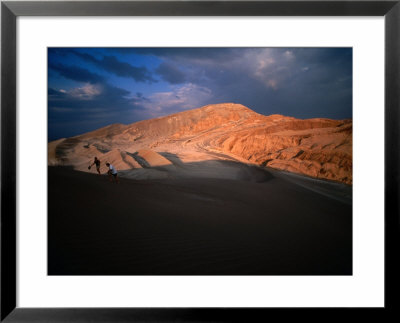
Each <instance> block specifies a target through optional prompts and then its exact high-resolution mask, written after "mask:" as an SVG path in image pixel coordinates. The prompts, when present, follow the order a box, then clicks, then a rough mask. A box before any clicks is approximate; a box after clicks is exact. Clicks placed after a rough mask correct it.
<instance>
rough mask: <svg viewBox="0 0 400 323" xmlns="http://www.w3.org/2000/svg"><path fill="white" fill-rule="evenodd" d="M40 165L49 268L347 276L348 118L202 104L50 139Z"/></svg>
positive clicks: (349, 221)
mask: <svg viewBox="0 0 400 323" xmlns="http://www.w3.org/2000/svg"><path fill="white" fill-rule="evenodd" d="M95 156H96V157H97V158H99V159H100V161H101V175H98V174H97V172H96V170H95V169H94V168H92V169H90V170H89V169H88V166H89V165H90V164H91V163H92V162H93V158H94V157H95ZM106 162H109V163H111V164H112V165H114V167H115V168H116V169H117V170H118V174H119V175H118V176H119V177H120V182H119V184H115V183H114V182H109V181H108V177H107V176H106V172H107V168H106V166H105V163H106ZM48 164H49V167H48V194H49V195H48V201H49V203H48V214H49V216H48V241H49V244H48V274H49V275H351V274H352V185H351V184H352V121H351V120H329V119H308V120H300V119H295V118H292V117H285V116H282V115H270V116H264V115H261V114H258V113H256V112H254V111H252V110H251V109H249V108H247V107H245V106H243V105H240V104H233V103H226V104H216V105H208V106H204V107H202V108H198V109H194V110H188V111H184V112H180V113H177V114H173V115H168V116H165V117H160V118H157V119H151V120H145V121H140V122H136V123H133V124H130V125H123V124H113V125H110V126H108V127H104V128H101V129H98V130H95V131H92V132H89V133H85V134H82V135H78V136H75V137H71V138H65V139H59V140H57V141H53V142H49V144H48Z"/></svg>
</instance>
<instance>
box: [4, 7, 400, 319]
mask: <svg viewBox="0 0 400 323" xmlns="http://www.w3.org/2000/svg"><path fill="white" fill-rule="evenodd" d="M18 16H384V18H385V156H384V157H385V306H384V308H375V309H370V308H369V309H343V308H341V309H311V308H308V309H296V308H283V309H282V308H281V309H278V308H275V309H273V308H118V309H116V308H113V309H111V308H96V309H95V308H80V309H78V308H62V309H61V308H60V309H58V308H52V309H50V308H17V307H16V299H17V292H16V269H17V268H16V202H17V201H16V189H17V187H16V162H17V157H16V36H17V33H16V19H17V17H18ZM399 63H400V0H395V1H386V0H381V1H321V0H319V1H121V2H119V1H88V2H84V1H82V2H80V1H79V2H68V1H67V2H57V1H45V2H36V1H34V2H31V1H29V2H24V1H18V2H16V1H14V2H13V1H4V2H2V3H1V303H0V310H1V312H0V313H1V316H0V320H1V322H3V321H4V322H33V321H34V322H89V321H90V322H93V321H99V322H131V321H140V322H162V321H185V322H186V321H187V322H192V321H196V322H203V321H213V322H221V321H228V322H232V321H242V322H253V321H258V320H259V319H256V318H258V317H261V318H262V317H265V315H270V314H271V313H272V312H274V314H278V315H283V314H284V315H286V314H291V315H296V317H297V319H300V317H299V316H304V317H307V318H308V319H309V318H310V316H309V315H310V314H311V313H310V311H313V314H315V313H319V314H322V315H329V316H330V317H331V318H340V319H343V316H342V315H343V311H345V312H346V313H347V314H349V311H357V315H360V314H361V315H368V317H370V318H374V317H375V318H377V319H378V318H379V319H381V318H382V315H388V314H390V315H393V314H394V312H397V309H398V305H399V302H398V297H397V294H398V290H399V279H398V275H399V273H400V270H399V265H398V260H399V259H398V258H399V257H398V255H399V254H400V253H399V245H400V243H399V203H398V197H399V171H400V167H399V166H400V149H399V148H400V147H399V130H398V129H399V120H400V113H399V109H400V64H399ZM266 311H269V312H268V313H266Z"/></svg>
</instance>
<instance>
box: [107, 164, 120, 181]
mask: <svg viewBox="0 0 400 323" xmlns="http://www.w3.org/2000/svg"><path fill="white" fill-rule="evenodd" d="M106 165H107V167H108V172H107V173H108V176H109V178H110V182H112V177H114V178H115V182H116V183H117V184H118V183H119V179H118V172H117V170H116V169H115V168H114V166H113V165H111V164H110V163H106Z"/></svg>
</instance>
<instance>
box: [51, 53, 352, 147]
mask: <svg viewBox="0 0 400 323" xmlns="http://www.w3.org/2000/svg"><path fill="white" fill-rule="evenodd" d="M222 102H235V103H241V104H243V105H245V106H247V107H249V108H250V109H252V110H254V111H256V112H258V113H262V114H265V115H269V114H276V113H278V114H283V115H287V116H293V117H296V118H316V117H325V118H332V119H344V118H351V117H352V49H351V48H49V49H48V122H49V129H48V131H49V133H48V135H49V141H51V140H55V139H58V138H62V137H70V136H74V135H78V134H81V133H84V132H87V131H91V130H94V129H97V128H100V127H103V126H106V125H109V124H112V123H124V124H129V123H132V122H135V121H139V120H143V119H150V118H155V117H160V116H164V115H168V114H171V113H176V112H180V111H184V110H187V109H193V108H198V107H201V106H203V105H206V104H213V103H222Z"/></svg>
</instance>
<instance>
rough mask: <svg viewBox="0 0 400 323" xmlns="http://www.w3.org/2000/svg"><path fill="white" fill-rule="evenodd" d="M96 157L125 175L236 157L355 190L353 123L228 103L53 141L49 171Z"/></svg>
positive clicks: (77, 164) (85, 162)
mask: <svg viewBox="0 0 400 323" xmlns="http://www.w3.org/2000/svg"><path fill="white" fill-rule="evenodd" d="M95 155H96V156H97V157H99V158H102V159H103V160H104V159H107V160H108V159H110V160H111V159H112V160H113V163H114V164H117V165H118V166H119V168H120V169H121V170H123V169H127V170H129V169H134V168H140V167H143V165H147V166H148V167H152V165H153V164H154V162H155V160H156V161H157V162H156V164H157V166H158V164H159V163H161V162H162V164H164V165H166V164H169V162H170V163H171V164H174V165H177V166H179V167H184V165H185V163H191V165H193V163H195V162H202V161H206V160H208V161H209V160H218V159H230V160H232V159H235V160H237V161H240V162H246V163H251V164H255V165H259V166H262V167H272V168H275V169H281V170H286V171H289V172H295V173H300V174H305V175H309V176H313V177H317V178H323V179H329V180H335V181H339V182H343V183H347V184H351V183H352V121H351V120H330V119H308V120H299V119H295V118H292V117H285V116H281V115H270V116H264V115H260V114H258V113H256V112H254V111H252V110H250V109H248V108H247V107H245V106H243V105H240V104H234V103H224V104H215V105H209V106H205V107H202V108H199V109H194V110H188V111H184V112H181V113H177V114H173V115H169V116H166V117H161V118H157V119H151V120H145V121H140V122H136V123H133V124H131V125H120V124H116V125H110V126H108V127H105V128H101V129H98V130H96V131H93V132H90V133H86V134H83V135H80V136H76V137H73V138H69V139H64V140H58V141H57V142H51V143H49V164H52V165H54V164H60V163H62V164H64V165H73V166H74V167H75V168H78V169H80V170H85V169H87V166H86V164H87V163H88V161H89V160H90V159H91V158H93V156H95ZM146 158H148V159H149V160H148V161H147V160H146ZM84 165H85V167H84ZM179 167H178V169H179Z"/></svg>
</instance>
